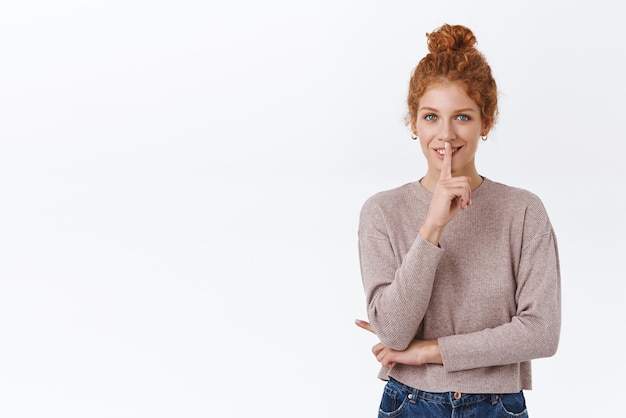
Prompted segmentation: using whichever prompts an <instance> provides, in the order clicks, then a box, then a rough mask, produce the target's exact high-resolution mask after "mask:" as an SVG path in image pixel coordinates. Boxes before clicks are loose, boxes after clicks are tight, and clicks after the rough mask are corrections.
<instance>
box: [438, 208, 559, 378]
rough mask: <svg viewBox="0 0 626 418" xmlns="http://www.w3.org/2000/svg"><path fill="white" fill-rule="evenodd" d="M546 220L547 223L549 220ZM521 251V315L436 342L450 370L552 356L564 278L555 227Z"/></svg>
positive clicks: (518, 283) (445, 366) (519, 298)
mask: <svg viewBox="0 0 626 418" xmlns="http://www.w3.org/2000/svg"><path fill="white" fill-rule="evenodd" d="M546 222H547V220H546ZM547 225H548V231H547V232H544V233H541V234H539V235H538V236H536V237H534V238H533V239H532V240H531V241H530V242H529V243H528V244H527V245H526V246H525V247H524V248H523V249H522V253H521V259H520V263H519V269H518V273H517V292H516V295H515V298H516V304H517V312H516V314H515V316H514V317H513V318H512V319H511V321H510V322H508V323H506V324H503V325H500V326H498V327H495V328H491V329H485V330H482V331H478V332H473V333H469V334H461V335H450V336H446V337H441V338H439V339H438V342H439V348H440V350H441V356H442V359H443V364H444V368H445V370H446V371H448V372H452V371H458V370H467V369H473V368H477V367H488V366H497V365H503V364H513V363H519V362H522V361H529V360H532V359H535V358H541V357H550V356H552V355H554V353H555V352H556V350H557V347H558V342H559V334H560V327H561V280H560V269H559V259H558V249H557V242H556V237H555V235H554V232H553V231H552V228H551V227H550V226H549V222H548V223H547Z"/></svg>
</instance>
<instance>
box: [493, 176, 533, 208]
mask: <svg viewBox="0 0 626 418" xmlns="http://www.w3.org/2000/svg"><path fill="white" fill-rule="evenodd" d="M486 180H487V179H486ZM487 182H488V183H487V186H488V187H487V190H486V192H487V193H486V194H487V197H488V198H492V199H497V200H498V201H499V202H501V203H502V204H504V205H506V206H512V207H515V208H531V209H534V210H539V211H545V207H544V205H543V202H542V201H541V198H539V196H537V195H536V194H535V193H533V192H531V191H529V190H526V189H523V188H520V187H514V186H509V185H506V184H503V183H498V182H496V181H493V180H487Z"/></svg>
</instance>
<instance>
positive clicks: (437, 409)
mask: <svg viewBox="0 0 626 418" xmlns="http://www.w3.org/2000/svg"><path fill="white" fill-rule="evenodd" d="M416 417H429V418H439V417H447V418H496V417H498V418H503V417H518V418H528V413H527V412H526V401H525V399H524V393H523V392H519V393H499V394H488V393H487V394H482V393H479V394H472V393H458V392H443V393H433V392H424V391H421V390H418V389H414V388H412V387H410V386H407V385H404V384H402V383H400V382H398V381H397V380H394V379H390V380H389V381H388V382H387V385H386V386H385V391H384V392H383V398H382V400H381V402H380V409H379V411H378V418H416Z"/></svg>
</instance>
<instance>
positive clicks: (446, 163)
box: [439, 142, 452, 179]
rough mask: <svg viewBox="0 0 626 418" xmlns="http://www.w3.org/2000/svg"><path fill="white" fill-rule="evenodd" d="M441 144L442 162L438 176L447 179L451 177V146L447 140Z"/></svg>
mask: <svg viewBox="0 0 626 418" xmlns="http://www.w3.org/2000/svg"><path fill="white" fill-rule="evenodd" d="M443 146H444V154H443V163H442V164H441V173H440V174H439V178H440V179H449V178H452V148H451V147H450V143H449V142H446V143H445V144H443Z"/></svg>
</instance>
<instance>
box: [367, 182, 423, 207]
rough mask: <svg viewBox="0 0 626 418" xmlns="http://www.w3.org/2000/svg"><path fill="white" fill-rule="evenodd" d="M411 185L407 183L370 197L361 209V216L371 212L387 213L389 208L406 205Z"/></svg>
mask: <svg viewBox="0 0 626 418" xmlns="http://www.w3.org/2000/svg"><path fill="white" fill-rule="evenodd" d="M412 187H413V183H407V184H404V185H402V186H399V187H395V188H393V189H389V190H384V191H381V192H378V193H376V194H374V195H372V196H370V197H369V198H368V199H367V200H366V201H365V203H364V204H363V207H362V209H361V213H362V214H367V213H369V212H371V211H383V212H385V211H387V210H389V209H391V208H398V206H401V205H406V204H407V202H408V197H409V195H410V190H411V188H412Z"/></svg>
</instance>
